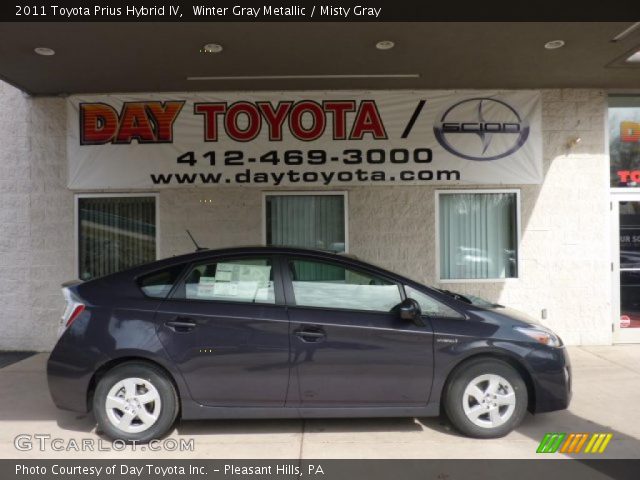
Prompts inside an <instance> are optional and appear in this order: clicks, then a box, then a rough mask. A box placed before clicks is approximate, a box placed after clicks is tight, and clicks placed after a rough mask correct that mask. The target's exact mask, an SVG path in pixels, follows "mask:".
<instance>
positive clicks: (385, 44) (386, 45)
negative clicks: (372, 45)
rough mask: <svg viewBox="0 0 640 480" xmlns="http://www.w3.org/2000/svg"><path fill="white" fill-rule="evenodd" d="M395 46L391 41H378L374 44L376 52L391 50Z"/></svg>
mask: <svg viewBox="0 0 640 480" xmlns="http://www.w3.org/2000/svg"><path fill="white" fill-rule="evenodd" d="M395 46H396V44H395V43H393V42H392V41H391V40H380V41H379V42H378V43H376V48H377V49H378V50H391V49H392V48H393V47H395Z"/></svg>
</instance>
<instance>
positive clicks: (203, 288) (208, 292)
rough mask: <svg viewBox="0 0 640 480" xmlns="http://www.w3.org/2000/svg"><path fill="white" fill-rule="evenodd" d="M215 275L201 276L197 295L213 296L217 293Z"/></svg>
mask: <svg viewBox="0 0 640 480" xmlns="http://www.w3.org/2000/svg"><path fill="white" fill-rule="evenodd" d="M215 281H216V279H215V277H200V282H199V283H198V289H197V293H196V294H197V296H198V297H204V298H211V297H213V296H214V295H215Z"/></svg>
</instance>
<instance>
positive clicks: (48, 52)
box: [33, 47, 56, 57]
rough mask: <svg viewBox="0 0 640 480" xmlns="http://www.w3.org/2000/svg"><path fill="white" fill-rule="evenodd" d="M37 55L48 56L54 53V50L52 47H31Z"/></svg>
mask: <svg viewBox="0 0 640 480" xmlns="http://www.w3.org/2000/svg"><path fill="white" fill-rule="evenodd" d="M33 51H34V52H36V53H37V54H38V55H43V56H45V57H50V56H51V55H55V54H56V52H55V51H54V50H53V49H52V48H47V47H36V48H34V49H33Z"/></svg>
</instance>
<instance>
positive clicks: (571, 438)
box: [536, 432, 613, 453]
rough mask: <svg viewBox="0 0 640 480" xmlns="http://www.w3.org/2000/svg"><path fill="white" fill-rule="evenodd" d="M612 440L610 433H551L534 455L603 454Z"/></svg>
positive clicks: (543, 439) (545, 437)
mask: <svg viewBox="0 0 640 480" xmlns="http://www.w3.org/2000/svg"><path fill="white" fill-rule="evenodd" d="M612 438H613V434H612V433H569V434H567V433H559V432H551V433H547V434H545V436H544V437H543V438H542V441H541V442H540V445H538V449H537V450H536V453H603V452H604V451H605V450H606V448H607V446H608V445H609V442H610V441H611V439H612ZM585 445H586V447H585ZM583 448H584V451H583Z"/></svg>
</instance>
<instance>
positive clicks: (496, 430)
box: [444, 358, 528, 438]
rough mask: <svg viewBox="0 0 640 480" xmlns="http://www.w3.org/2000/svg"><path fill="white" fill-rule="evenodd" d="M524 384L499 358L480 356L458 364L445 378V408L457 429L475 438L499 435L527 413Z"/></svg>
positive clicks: (513, 370) (511, 427) (505, 432)
mask: <svg viewBox="0 0 640 480" xmlns="http://www.w3.org/2000/svg"><path fill="white" fill-rule="evenodd" d="M527 400H528V395H527V386H526V384H525V382H524V380H523V379H522V377H521V376H520V374H519V373H518V372H517V370H515V369H514V368H513V367H512V366H510V365H509V364H507V363H505V362H502V361H500V360H494V359H486V358H481V359H477V360H471V361H469V362H467V363H465V364H464V365H463V368H458V369H457V370H456V371H455V372H454V374H453V377H452V378H451V381H450V382H448V385H447V389H446V391H445V399H444V408H445V412H446V414H447V416H448V417H449V420H451V423H453V425H454V427H456V428H457V429H458V430H459V431H460V432H462V433H464V434H465V435H469V436H471V437H476V438H496V437H502V436H504V435H506V434H508V433H509V432H511V431H512V430H513V429H514V428H516V427H517V426H518V425H519V424H520V423H521V422H522V420H523V419H524V416H525V415H526V413H527Z"/></svg>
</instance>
